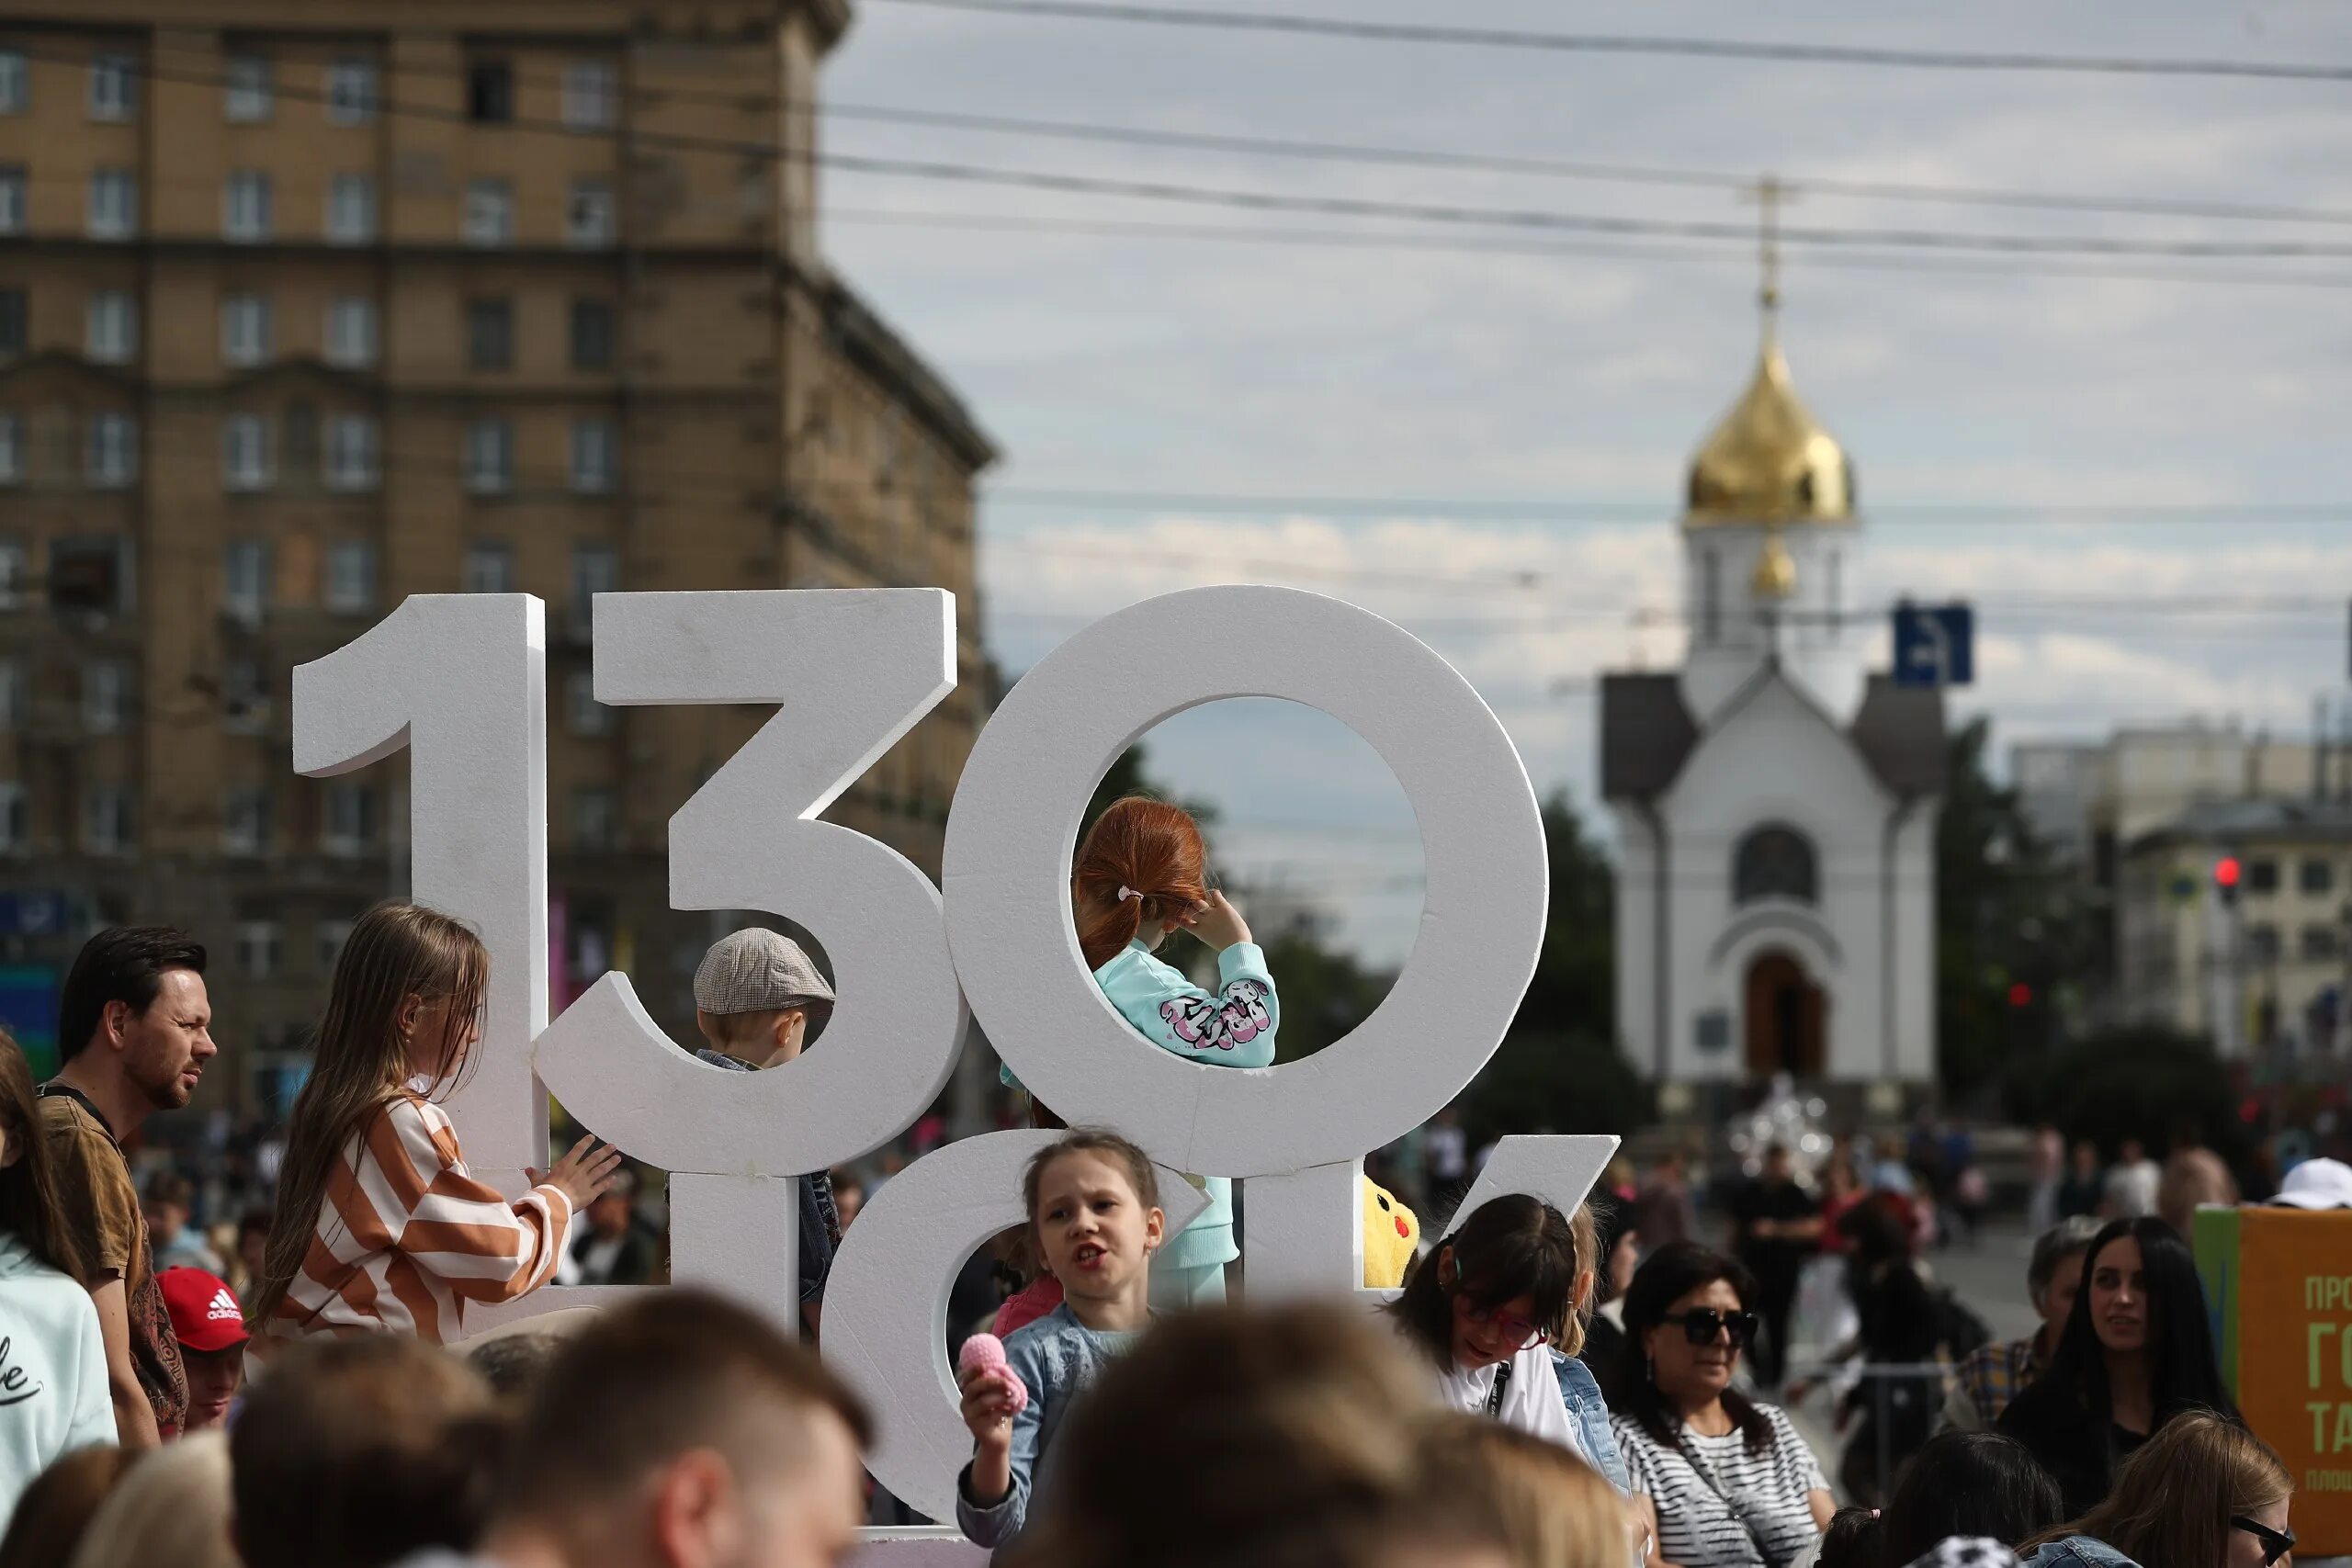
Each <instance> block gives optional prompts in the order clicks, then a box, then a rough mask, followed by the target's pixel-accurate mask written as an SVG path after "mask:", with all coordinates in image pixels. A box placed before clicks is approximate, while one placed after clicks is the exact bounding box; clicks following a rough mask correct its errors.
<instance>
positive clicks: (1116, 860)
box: [1069, 795, 1282, 1308]
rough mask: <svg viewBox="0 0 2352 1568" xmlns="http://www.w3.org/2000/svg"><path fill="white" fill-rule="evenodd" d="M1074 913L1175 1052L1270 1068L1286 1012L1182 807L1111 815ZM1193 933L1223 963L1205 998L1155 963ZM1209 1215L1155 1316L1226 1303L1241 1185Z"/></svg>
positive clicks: (1168, 1256) (1180, 1259) (1166, 1265)
mask: <svg viewBox="0 0 2352 1568" xmlns="http://www.w3.org/2000/svg"><path fill="white" fill-rule="evenodd" d="M1069 892H1070V906H1071V909H1072V912H1073V914H1074V915H1075V917H1076V919H1077V922H1078V942H1079V949H1080V952H1082V953H1084V954H1085V956H1086V966H1087V968H1088V969H1090V970H1091V971H1092V972H1093V975H1094V983H1095V984H1096V985H1097V986H1099V987H1102V989H1103V998H1105V999H1106V1000H1108V1001H1109V1002H1110V1004H1111V1006H1112V1007H1113V1008H1114V1009H1116V1010H1117V1011H1118V1014H1119V1016H1120V1017H1121V1018H1123V1019H1125V1020H1126V1021H1127V1023H1128V1024H1129V1026H1131V1027H1132V1028H1134V1029H1135V1030H1136V1031H1137V1032H1140V1033H1141V1034H1142V1035H1143V1036H1144V1038H1146V1039H1147V1040H1149V1041H1150V1042H1151V1043H1153V1044H1155V1045H1157V1046H1159V1048H1160V1049H1161V1050H1163V1051H1170V1052H1173V1053H1174V1054H1176V1055H1179V1056H1182V1057H1185V1058H1186V1059H1187V1060H1190V1061H1195V1062H1206V1063H1209V1064H1211V1065H1212V1066H1221V1067H1270V1066H1273V1064H1274V1031H1275V1028H1276V1027H1277V1026H1278V1025H1279V1024H1280V1022H1281V1021H1282V1010H1281V1008H1280V1006H1279V1005H1278V1004H1277V1002H1276V1000H1275V997H1274V977H1273V976H1272V975H1271V974H1269V973H1268V972H1267V969H1266V954H1265V953H1264V952H1263V950H1261V948H1260V947H1259V946H1258V944H1257V943H1256V942H1253V941H1251V940H1250V926H1249V922H1247V921H1246V920H1244V919H1242V918H1241V911H1239V910H1238V909H1236V908H1234V907H1233V906H1232V905H1231V904H1230V903H1227V901H1226V897H1225V895H1224V894H1223V893H1221V892H1218V891H1217V890H1216V889H1215V888H1213V887H1211V886H1208V867H1207V853H1206V851H1205V849H1204V846H1203V844H1202V841H1201V829H1200V825H1199V824H1198V823H1196V822H1194V821H1193V818H1192V817H1191V816H1190V815H1189V814H1188V813H1187V812H1185V811H1184V809H1183V808H1182V807H1176V806H1170V805H1169V804H1168V803H1167V802H1165V801H1159V800H1146V799H1143V798H1141V797H1139V796H1133V795H1130V796H1129V797H1127V798H1126V799H1125V800H1120V801H1114V802H1113V803H1112V804H1111V805H1110V806H1108V807H1104V808H1103V815H1102V816H1100V817H1098V818H1095V819H1094V826H1093V827H1091V828H1090V829H1087V833H1086V837H1085V838H1084V839H1083V840H1080V843H1079V846H1078V856H1077V859H1076V861H1075V862H1074V863H1072V867H1071V872H1070V889H1069ZM1175 931H1190V932H1192V933H1193V935H1194V936H1196V937H1198V938H1200V940H1201V942H1203V943H1204V945H1206V946H1207V948H1208V949H1209V951H1211V952H1212V953H1216V973H1217V988H1216V990H1215V991H1206V990H1203V989H1202V988H1201V987H1198V986H1195V985H1193V983H1192V981H1190V980H1188V979H1186V978H1185V977H1184V974H1183V971H1182V970H1180V969H1177V968H1175V967H1173V966H1172V965H1170V964H1163V963H1162V962H1160V961H1159V959H1158V958H1156V957H1154V956H1153V953H1155V952H1156V951H1157V949H1158V948H1159V944H1160V943H1161V942H1165V941H1166V940H1167V939H1168V937H1169V936H1170V934H1171V933H1173V932H1175ZM1203 1186H1204V1190H1206V1192H1207V1194H1208V1207H1207V1208H1206V1209H1204V1210H1203V1211H1202V1212H1201V1214H1200V1217H1199V1218H1197V1219H1195V1220H1194V1221H1193V1223H1192V1224H1189V1225H1187V1226H1186V1227H1184V1229H1183V1230H1182V1232H1180V1233H1179V1234H1178V1235H1175V1236H1174V1237H1172V1238H1170V1241H1169V1243H1168V1245H1167V1247H1164V1248H1163V1249H1162V1250H1161V1253H1160V1256H1159V1258H1158V1259H1157V1260H1156V1261H1155V1263H1154V1265H1153V1269H1152V1292H1151V1294H1152V1304H1153V1305H1155V1306H1158V1307H1162V1308H1178V1307H1185V1306H1194V1305H1199V1304H1202V1303H1208V1302H1219V1301H1223V1300H1224V1299H1225V1266H1226V1265H1227V1264H1228V1263H1230V1262H1232V1261H1233V1260H1234V1259H1235V1258H1238V1257H1240V1256H1241V1253H1240V1249H1239V1248H1238V1247H1236V1246H1235V1245H1234V1241H1233V1183H1232V1182H1231V1181H1229V1180H1227V1179H1226V1178H1224V1177H1218V1176H1212V1177H1208V1178H1205V1179H1204V1181H1203Z"/></svg>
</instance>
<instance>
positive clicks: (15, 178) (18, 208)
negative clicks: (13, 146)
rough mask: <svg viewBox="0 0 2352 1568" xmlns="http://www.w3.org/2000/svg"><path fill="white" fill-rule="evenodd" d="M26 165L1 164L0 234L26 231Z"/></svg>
mask: <svg viewBox="0 0 2352 1568" xmlns="http://www.w3.org/2000/svg"><path fill="white" fill-rule="evenodd" d="M25 221H26V220H25V166H24V165H23V164H0V234H21V233H23V232H24V231H25Z"/></svg>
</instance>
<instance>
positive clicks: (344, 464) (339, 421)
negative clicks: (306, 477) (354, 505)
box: [327, 413, 377, 493]
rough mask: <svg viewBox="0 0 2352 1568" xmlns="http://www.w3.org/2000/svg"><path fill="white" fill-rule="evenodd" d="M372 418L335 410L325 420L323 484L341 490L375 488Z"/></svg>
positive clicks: (374, 450) (374, 424)
mask: <svg viewBox="0 0 2352 1568" xmlns="http://www.w3.org/2000/svg"><path fill="white" fill-rule="evenodd" d="M376 484H377V469H376V421H375V420H374V418H373V417H371V416H370V415H368V414H364V413H339V414H336V415H335V416H334V418H332V419H330V420H328V421H327V488H328V489H329V490H333V491H344V492H345V493H350V492H355V491H370V490H374V489H375V488H376Z"/></svg>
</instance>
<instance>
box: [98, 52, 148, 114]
mask: <svg viewBox="0 0 2352 1568" xmlns="http://www.w3.org/2000/svg"><path fill="white" fill-rule="evenodd" d="M138 102H139V62H137V61H136V60H133V59H132V58H131V57H130V55H127V54H101V55H99V56H98V57H97V58H96V60H93V61H91V62H90V118H92V119H129V118H130V117H131V116H132V115H133V114H135V113H137V112H138Z"/></svg>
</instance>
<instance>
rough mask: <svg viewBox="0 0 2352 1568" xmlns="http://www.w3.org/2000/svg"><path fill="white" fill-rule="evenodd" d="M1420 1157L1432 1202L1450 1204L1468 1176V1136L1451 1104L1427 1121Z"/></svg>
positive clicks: (1459, 1116) (1456, 1196)
mask: <svg viewBox="0 0 2352 1568" xmlns="http://www.w3.org/2000/svg"><path fill="white" fill-rule="evenodd" d="M1423 1156H1424V1158H1425V1160H1426V1162H1427V1164H1428V1166H1429V1172H1430V1199H1431V1201H1432V1203H1433V1205H1435V1206H1442V1207H1447V1208H1450V1207H1452V1206H1453V1204H1454V1203H1455V1202H1456V1201H1459V1200H1460V1198H1461V1196H1462V1188H1463V1185H1464V1183H1465V1182H1467V1181H1468V1180H1469V1179H1470V1135H1469V1134H1467V1133H1465V1132H1464V1131H1463V1130H1462V1120H1461V1115H1460V1113H1459V1112H1458V1111H1455V1110H1454V1109H1453V1107H1452V1106H1451V1105H1449V1106H1447V1107H1446V1108H1445V1109H1444V1110H1442V1111H1439V1112H1438V1113H1437V1118H1436V1120H1434V1121H1432V1122H1430V1130H1429V1136H1428V1138H1427V1139H1426V1140H1425V1141H1424V1143H1423Z"/></svg>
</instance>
